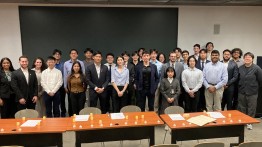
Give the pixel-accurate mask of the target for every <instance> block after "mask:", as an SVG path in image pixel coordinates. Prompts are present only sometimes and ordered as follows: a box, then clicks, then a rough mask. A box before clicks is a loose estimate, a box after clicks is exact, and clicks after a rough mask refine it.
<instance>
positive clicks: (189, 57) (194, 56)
mask: <svg viewBox="0 0 262 147" xmlns="http://www.w3.org/2000/svg"><path fill="white" fill-rule="evenodd" d="M191 58H193V59H194V60H195V66H196V64H197V59H196V57H195V56H194V55H192V56H189V57H188V59H187V65H188V67H189V60H190V59H191Z"/></svg>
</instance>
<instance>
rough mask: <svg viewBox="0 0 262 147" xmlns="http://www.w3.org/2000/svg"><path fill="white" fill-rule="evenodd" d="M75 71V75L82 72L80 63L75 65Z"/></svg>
mask: <svg viewBox="0 0 262 147" xmlns="http://www.w3.org/2000/svg"><path fill="white" fill-rule="evenodd" d="M73 70H74V72H75V73H78V72H79V70H80V65H79V64H78V63H76V64H74V66H73Z"/></svg>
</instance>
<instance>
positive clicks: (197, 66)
mask: <svg viewBox="0 0 262 147" xmlns="http://www.w3.org/2000/svg"><path fill="white" fill-rule="evenodd" d="M208 62H210V61H209V60H206V64H207V63H208ZM196 68H197V69H200V70H201V71H203V69H202V67H201V60H200V59H199V60H197V63H196ZM204 68H205V65H204Z"/></svg>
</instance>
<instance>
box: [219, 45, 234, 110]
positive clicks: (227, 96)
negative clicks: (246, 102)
mask: <svg viewBox="0 0 262 147" xmlns="http://www.w3.org/2000/svg"><path fill="white" fill-rule="evenodd" d="M230 58H231V51H230V50H229V49H226V50H224V51H223V61H221V62H222V63H224V65H225V66H226V67H227V72H228V82H227V84H226V85H225V86H224V93H223V97H222V104H221V106H222V107H221V108H222V110H224V108H225V106H226V105H227V110H232V106H233V103H232V100H233V96H234V89H235V83H236V81H237V80H238V67H237V64H236V63H235V62H234V61H232V60H230Z"/></svg>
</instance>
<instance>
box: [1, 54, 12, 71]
mask: <svg viewBox="0 0 262 147" xmlns="http://www.w3.org/2000/svg"><path fill="white" fill-rule="evenodd" d="M5 60H7V61H8V62H9V63H10V67H9V70H10V71H14V70H15V69H14V67H13V64H12V62H11V60H10V59H9V58H7V57H4V58H2V59H1V61H0V65H1V66H0V69H1V70H4V69H3V65H2V64H3V62H4V61H5Z"/></svg>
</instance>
